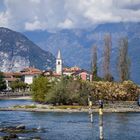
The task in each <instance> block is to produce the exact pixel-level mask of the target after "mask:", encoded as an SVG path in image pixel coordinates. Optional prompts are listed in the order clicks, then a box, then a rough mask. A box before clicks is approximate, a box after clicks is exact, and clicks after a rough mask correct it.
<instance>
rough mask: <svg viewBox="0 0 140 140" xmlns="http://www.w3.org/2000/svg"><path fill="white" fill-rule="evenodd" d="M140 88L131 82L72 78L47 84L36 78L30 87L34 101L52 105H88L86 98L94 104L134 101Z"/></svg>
mask: <svg viewBox="0 0 140 140" xmlns="http://www.w3.org/2000/svg"><path fill="white" fill-rule="evenodd" d="M139 92H140V88H139V87H138V86H137V85H136V84H134V83H133V82H132V81H124V82H122V83H118V82H107V81H93V82H86V81H82V80H80V79H77V80H74V79H73V78H72V77H62V78H61V79H60V81H57V82H49V80H48V79H47V78H45V77H42V76H41V77H39V78H36V79H35V80H34V82H33V85H32V95H33V99H34V101H37V102H40V103H49V104H53V105H85V106H86V105H88V96H89V95H90V96H91V99H92V100H93V102H94V103H96V101H98V100H100V99H102V100H104V101H106V102H108V101H136V100H137V98H138V95H139Z"/></svg>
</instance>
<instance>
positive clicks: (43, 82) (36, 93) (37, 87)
mask: <svg viewBox="0 0 140 140" xmlns="http://www.w3.org/2000/svg"><path fill="white" fill-rule="evenodd" d="M50 88H51V83H50V82H49V80H48V79H47V78H46V77H43V76H40V77H37V78H35V79H34V80H33V84H32V85H31V92H32V97H33V100H34V101H37V102H40V103H44V102H45V99H46V96H47V94H48V92H49V90H50Z"/></svg>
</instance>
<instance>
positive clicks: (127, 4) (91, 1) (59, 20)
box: [0, 0, 140, 31]
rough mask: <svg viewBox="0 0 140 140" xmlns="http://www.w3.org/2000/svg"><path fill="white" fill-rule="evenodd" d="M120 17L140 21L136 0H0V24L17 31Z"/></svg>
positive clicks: (84, 25)
mask: <svg viewBox="0 0 140 140" xmlns="http://www.w3.org/2000/svg"><path fill="white" fill-rule="evenodd" d="M120 21H123V22H125V21H128V22H129V21H130V22H139V21H140V0H0V26H4V27H8V28H11V29H16V30H19V31H25V30H38V29H41V30H46V29H47V30H51V29H64V28H67V29H70V28H87V27H90V26H94V25H97V24H99V23H107V22H120Z"/></svg>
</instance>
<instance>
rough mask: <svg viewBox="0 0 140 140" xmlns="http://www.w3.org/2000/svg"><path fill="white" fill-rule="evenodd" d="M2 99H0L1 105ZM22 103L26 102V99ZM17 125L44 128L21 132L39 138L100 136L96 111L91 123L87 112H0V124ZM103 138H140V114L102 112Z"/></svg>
mask: <svg viewBox="0 0 140 140" xmlns="http://www.w3.org/2000/svg"><path fill="white" fill-rule="evenodd" d="M3 102H4V101H0V106H1V104H2V103H3ZM7 102H9V101H7ZM15 102H17V101H15ZM18 102H19V101H18ZM21 103H22V101H21ZM24 103H27V104H28V103H29V101H27V102H26V101H25V102H24ZM13 104H14V103H13ZM19 124H25V125H26V126H27V128H37V127H40V128H43V129H44V130H45V131H38V132H36V133H30V134H20V136H40V137H41V138H42V140H98V139H99V138H98V136H99V129H98V114H97V113H95V114H94V123H93V125H92V124H91V123H90V122H89V115H88V113H60V112H59V113H57V112H48V113H44V112H21V111H1V112H0V127H3V126H16V125H19ZM0 135H2V133H0ZM104 138H105V140H140V113H105V114H104Z"/></svg>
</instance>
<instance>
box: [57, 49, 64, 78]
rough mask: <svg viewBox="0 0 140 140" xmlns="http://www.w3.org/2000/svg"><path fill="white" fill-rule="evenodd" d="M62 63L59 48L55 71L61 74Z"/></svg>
mask: <svg viewBox="0 0 140 140" xmlns="http://www.w3.org/2000/svg"><path fill="white" fill-rule="evenodd" d="M62 63H63V62H62V57H61V52H60V50H59V51H58V55H57V58H56V73H57V74H60V75H62Z"/></svg>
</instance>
